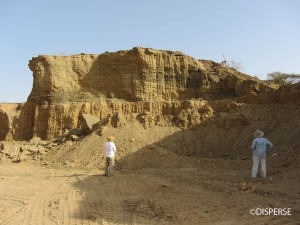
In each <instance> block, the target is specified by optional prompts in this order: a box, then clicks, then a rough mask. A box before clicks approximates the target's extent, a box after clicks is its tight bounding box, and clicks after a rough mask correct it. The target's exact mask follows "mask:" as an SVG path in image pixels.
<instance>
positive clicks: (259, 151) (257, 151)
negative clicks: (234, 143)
mask: <svg viewBox="0 0 300 225" xmlns="http://www.w3.org/2000/svg"><path fill="white" fill-rule="evenodd" d="M263 136H264V132H262V131H261V130H256V131H255V132H254V140H253V141H252V145H251V149H252V151H253V152H252V155H253V166H252V178H256V175H257V170H258V165H259V161H260V167H261V176H262V177H266V176H267V170H266V155H267V151H269V150H270V149H271V148H272V147H273V145H272V143H271V142H270V141H269V140H268V139H266V138H264V137H263Z"/></svg>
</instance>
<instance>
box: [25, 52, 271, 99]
mask: <svg viewBox="0 0 300 225" xmlns="http://www.w3.org/2000/svg"><path fill="white" fill-rule="evenodd" d="M29 67H30V69H31V70H32V71H33V76H34V84H33V89H32V92H31V94H30V96H29V98H28V101H29V102H32V103H39V104H57V103H65V102H80V101H91V100H93V99H99V98H100V97H106V98H117V99H123V100H126V101H156V102H157V101H178V100H179V101H182V100H187V99H192V98H208V99H220V98H223V97H239V96H244V95H246V94H249V92H256V93H257V92H269V91H271V90H272V88H270V86H269V85H268V84H266V83H263V82H258V81H257V80H255V79H254V78H252V77H250V76H247V75H245V74H241V73H238V72H237V71H234V70H232V69H230V68H225V67H222V66H221V65H220V64H217V63H214V62H212V61H205V60H195V59H193V58H192V57H190V56H187V55H184V54H183V53H181V52H172V51H158V50H153V49H149V48H134V49H132V50H129V51H119V52H114V53H104V54H101V55H89V54H81V55H73V56H67V57H66V56H38V57H36V58H33V59H32V60H31V61H30V63H29Z"/></svg>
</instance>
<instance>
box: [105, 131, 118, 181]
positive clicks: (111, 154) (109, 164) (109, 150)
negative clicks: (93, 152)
mask: <svg viewBox="0 0 300 225" xmlns="http://www.w3.org/2000/svg"><path fill="white" fill-rule="evenodd" d="M113 139H114V138H113V137H108V138H107V142H105V144H104V151H105V158H106V165H105V176H111V175H112V170H113V167H114V164H115V154H116V152H117V148H116V145H115V143H114V142H113Z"/></svg>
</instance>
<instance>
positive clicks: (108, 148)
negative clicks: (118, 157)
mask: <svg viewBox="0 0 300 225" xmlns="http://www.w3.org/2000/svg"><path fill="white" fill-rule="evenodd" d="M104 151H105V157H113V156H115V153H116V151H117V148H116V145H115V144H114V143H113V142H112V141H108V142H106V143H105V144H104Z"/></svg>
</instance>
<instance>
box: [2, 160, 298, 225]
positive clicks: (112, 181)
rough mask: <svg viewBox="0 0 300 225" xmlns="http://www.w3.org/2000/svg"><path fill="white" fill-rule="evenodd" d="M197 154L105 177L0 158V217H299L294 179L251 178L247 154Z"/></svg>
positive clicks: (208, 220) (15, 220) (58, 220)
mask: <svg viewBox="0 0 300 225" xmlns="http://www.w3.org/2000/svg"><path fill="white" fill-rule="evenodd" d="M191 160H192V161H193V160H194V159H191ZM195 160H196V159H195ZM197 161H198V163H199V165H198V166H197V167H190V168H170V169H155V168H146V169H140V170H123V169H118V170H116V171H115V174H114V176H112V177H105V176H103V171H102V170H98V169H89V170H87V169H74V168H63V167H61V168H55V169H54V168H50V167H49V166H41V165H37V164H33V163H30V162H23V163H19V164H16V163H2V164H0V171H1V172H0V181H1V182H0V214H1V218H0V224H11V225H15V224H24V225H35V224H36V225H41V224H47V225H48V224H49V225H50V224H141V225H142V224H145V225H146V224H299V221H300V207H299V206H300V204H299V203H300V199H299V178H298V180H297V179H296V180H295V179H293V178H291V177H290V178H286V179H285V182H284V183H282V181H281V175H283V176H284V174H281V175H276V174H271V175H270V176H269V178H267V179H262V178H258V179H256V180H255V181H253V180H251V179H250V178H249V172H250V170H249V166H251V162H250V161H242V162H240V161H237V160H213V159H204V158H200V159H199V158H197ZM271 170H272V171H273V173H274V171H276V169H275V167H273V169H271ZM275 173H276V172H275ZM293 186H294V187H293ZM253 208H291V210H292V212H291V214H292V215H291V216H287V215H286V216H283V215H281V216H278V215H277V216H275V215H271V216H262V215H260V216H258V215H251V214H250V210H251V209H253Z"/></svg>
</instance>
